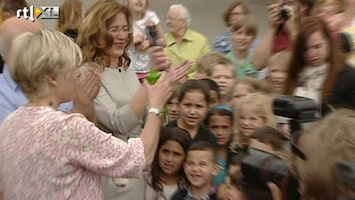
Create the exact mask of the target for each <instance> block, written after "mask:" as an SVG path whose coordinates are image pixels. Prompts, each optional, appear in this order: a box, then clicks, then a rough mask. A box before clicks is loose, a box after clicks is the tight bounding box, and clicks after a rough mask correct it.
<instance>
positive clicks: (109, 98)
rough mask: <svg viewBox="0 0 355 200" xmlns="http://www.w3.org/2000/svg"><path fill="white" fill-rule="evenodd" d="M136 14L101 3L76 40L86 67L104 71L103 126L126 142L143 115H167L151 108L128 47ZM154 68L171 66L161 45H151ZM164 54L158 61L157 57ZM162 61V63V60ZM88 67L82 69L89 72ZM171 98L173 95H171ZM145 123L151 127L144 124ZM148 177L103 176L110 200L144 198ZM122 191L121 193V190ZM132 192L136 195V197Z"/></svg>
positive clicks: (180, 70)
mask: <svg viewBox="0 0 355 200" xmlns="http://www.w3.org/2000/svg"><path fill="white" fill-rule="evenodd" d="M131 29H132V22H131V14H130V11H129V9H128V8H127V7H126V6H124V5H122V4H120V3H118V2H117V1H115V0H102V1H98V2H97V3H96V4H94V5H93V7H91V8H90V9H89V12H88V13H87V15H86V17H85V18H84V20H83V22H82V23H81V25H80V28H79V35H78V40H77V43H78V44H79V46H80V47H81V50H82V52H83V60H84V62H85V63H86V65H89V64H90V63H94V64H93V66H95V67H96V68H97V69H98V70H99V71H100V73H101V78H102V84H101V88H100V91H99V94H98V95H97V97H96V99H95V106H94V108H95V112H96V116H97V121H98V126H99V128H100V129H101V130H103V131H105V132H110V133H113V135H114V136H116V137H119V138H121V139H123V140H128V139H129V138H132V137H139V135H140V133H141V130H142V126H143V123H144V122H143V118H144V115H145V114H146V113H147V112H148V113H156V114H158V115H161V114H162V109H161V108H159V109H156V108H152V107H150V108H149V109H148V111H147V112H146V108H147V105H148V103H149V102H151V99H150V98H148V91H147V84H143V85H142V84H140V82H139V80H138V77H137V75H136V73H135V71H134V69H132V67H131V65H130V64H131V58H130V57H129V54H128V49H129V47H130V45H131V44H132V41H133V33H132V30H131ZM152 51H153V54H152V63H153V64H152V68H159V67H161V66H164V67H166V66H169V65H167V63H166V62H164V61H167V56H166V55H165V54H164V53H162V52H163V50H162V48H161V47H156V48H153V49H152ZM154 55H157V56H158V55H159V57H158V58H159V59H156V60H159V63H157V64H154V63H156V62H155V61H154V59H155V56H154ZM160 61H163V62H160ZM190 66H191V64H190V63H184V64H183V65H181V66H180V67H174V68H173V69H171V70H170V71H169V72H168V75H169V80H170V83H174V82H176V81H177V80H179V79H180V78H181V77H183V76H185V75H186V74H187V71H188V69H189V67H190ZM86 68H87V66H85V67H84V68H83V69H82V71H84V72H85V70H86ZM168 96H170V95H168ZM145 126H146V125H145ZM143 184H144V180H143V179H142V177H140V179H109V178H108V179H107V178H106V179H104V190H105V192H104V193H105V199H117V198H118V197H119V198H122V199H129V198H131V199H142V198H143V197H144V191H142V190H140V189H139V188H143V187H144V185H143ZM117 192H119V193H117ZM132 195H133V196H132Z"/></svg>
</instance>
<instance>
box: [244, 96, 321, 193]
mask: <svg viewBox="0 0 355 200" xmlns="http://www.w3.org/2000/svg"><path fill="white" fill-rule="evenodd" d="M273 107H274V113H275V115H278V116H283V117H287V118H290V123H291V131H292V133H294V132H296V131H298V130H301V123H304V122H311V121H315V120H316V119H317V118H316V111H317V109H316V108H317V106H316V103H315V102H314V101H313V100H312V99H309V98H305V97H299V96H289V95H284V96H279V97H277V98H275V99H274V102H273ZM290 143H291V145H292V151H293V152H294V153H295V154H296V155H297V156H299V157H300V158H301V159H306V157H305V155H304V154H303V153H302V152H301V151H300V150H299V149H298V148H297V146H296V145H295V144H294V143H293V142H292V141H290ZM241 171H242V174H243V184H244V185H245V187H243V188H246V191H247V192H246V193H247V194H246V195H247V196H248V199H249V200H256V199H263V200H265V199H272V195H271V193H270V191H269V189H268V187H267V185H266V183H267V182H273V183H275V184H276V185H277V186H278V187H279V188H280V190H281V192H282V197H283V199H284V200H285V199H287V200H299V199H300V195H299V193H298V181H297V179H296V178H295V177H294V175H293V174H292V173H291V171H290V167H289V165H288V163H286V162H285V161H284V160H282V159H281V158H279V157H277V156H276V155H273V154H270V153H267V152H264V151H261V150H256V149H249V152H248V153H247V154H246V155H245V157H243V159H242V161H241ZM248 188H249V189H248ZM248 190H250V191H249V192H248Z"/></svg>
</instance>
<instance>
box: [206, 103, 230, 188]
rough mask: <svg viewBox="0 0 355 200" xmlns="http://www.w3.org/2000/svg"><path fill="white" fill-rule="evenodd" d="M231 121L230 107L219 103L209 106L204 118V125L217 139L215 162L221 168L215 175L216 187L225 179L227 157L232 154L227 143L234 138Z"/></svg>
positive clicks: (227, 163)
mask: <svg viewBox="0 0 355 200" xmlns="http://www.w3.org/2000/svg"><path fill="white" fill-rule="evenodd" d="M233 123H234V114H233V111H232V109H231V108H229V107H227V106H221V105H219V106H216V107H213V108H211V109H210V110H209V111H208V113H207V116H206V119H205V126H207V127H208V129H209V130H210V131H211V133H213V134H214V136H215V137H216V140H217V155H218V157H217V162H218V164H219V165H220V167H221V170H220V172H219V174H218V175H217V176H216V177H215V185H216V187H218V186H219V185H220V184H221V183H222V182H223V181H224V180H225V178H226V176H227V173H228V165H229V159H230V157H231V155H232V152H231V151H230V148H229V145H230V143H231V142H232V140H233V138H234V134H233V127H234V126H233Z"/></svg>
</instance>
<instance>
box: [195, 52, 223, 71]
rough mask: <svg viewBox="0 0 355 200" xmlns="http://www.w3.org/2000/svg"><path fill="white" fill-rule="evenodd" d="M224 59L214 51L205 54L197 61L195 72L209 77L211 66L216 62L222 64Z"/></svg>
mask: <svg viewBox="0 0 355 200" xmlns="http://www.w3.org/2000/svg"><path fill="white" fill-rule="evenodd" d="M225 59H226V57H225V56H224V55H223V54H221V53H219V52H216V51H211V52H208V53H205V54H204V55H202V56H201V57H199V58H198V59H197V61H196V70H197V71H198V72H203V73H205V74H207V76H211V68H212V66H213V65H215V64H216V63H218V62H222V61H223V60H225Z"/></svg>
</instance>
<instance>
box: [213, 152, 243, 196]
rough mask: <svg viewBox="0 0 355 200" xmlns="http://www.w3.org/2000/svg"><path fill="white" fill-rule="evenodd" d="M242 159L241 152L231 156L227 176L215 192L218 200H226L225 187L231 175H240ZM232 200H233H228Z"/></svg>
mask: <svg viewBox="0 0 355 200" xmlns="http://www.w3.org/2000/svg"><path fill="white" fill-rule="evenodd" d="M242 158H243V152H240V151H238V152H237V154H233V155H232V156H231V158H230V160H229V166H228V176H227V177H226V179H225V181H224V182H223V183H221V184H220V185H219V187H218V190H217V197H218V200H227V186H228V183H229V181H230V180H229V179H230V176H231V174H235V173H242V171H241V162H242ZM230 200H234V199H230Z"/></svg>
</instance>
